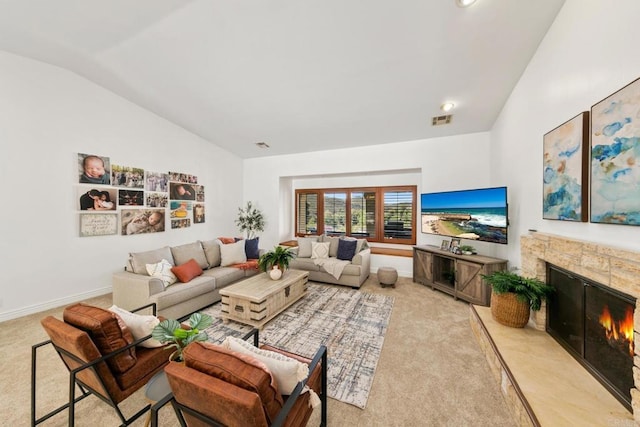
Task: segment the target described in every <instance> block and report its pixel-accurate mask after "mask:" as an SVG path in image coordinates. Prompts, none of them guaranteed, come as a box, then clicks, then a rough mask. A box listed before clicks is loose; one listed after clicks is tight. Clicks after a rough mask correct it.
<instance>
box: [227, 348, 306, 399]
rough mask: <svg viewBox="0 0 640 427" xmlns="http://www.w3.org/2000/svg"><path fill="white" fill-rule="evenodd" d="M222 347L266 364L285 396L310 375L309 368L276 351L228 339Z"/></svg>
mask: <svg viewBox="0 0 640 427" xmlns="http://www.w3.org/2000/svg"><path fill="white" fill-rule="evenodd" d="M221 345H222V347H224V348H226V349H229V350H231V351H235V352H237V353H241V354H247V355H250V356H253V357H255V358H256V359H258V360H259V361H261V362H262V363H264V364H265V365H266V366H267V368H269V371H270V372H271V373H272V374H273V376H274V378H275V379H276V382H277V383H278V390H280V393H282V394H283V395H285V396H288V395H290V394H291V392H293V389H294V388H296V386H297V385H298V383H299V382H300V381H302V380H304V379H305V378H307V376H308V375H309V366H308V365H306V364H304V363H302V362H299V361H297V360H295V359H292V358H291V357H289V356H285V355H284V354H280V353H276V352H275V351H269V350H261V349H259V348H257V347H255V346H253V345H251V344H250V343H248V342H247V341H245V340H241V339H239V338H235V337H227V338H226V339H225V340H224V342H223V343H222V344H221Z"/></svg>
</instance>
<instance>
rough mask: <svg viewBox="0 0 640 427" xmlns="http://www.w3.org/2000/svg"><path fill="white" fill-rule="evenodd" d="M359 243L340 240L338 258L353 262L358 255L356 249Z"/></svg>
mask: <svg viewBox="0 0 640 427" xmlns="http://www.w3.org/2000/svg"><path fill="white" fill-rule="evenodd" d="M357 246H358V242H357V241H356V240H355V239H354V240H351V239H349V240H347V239H340V241H339V242H338V255H337V258H338V259H341V260H343V261H351V259H352V258H353V257H354V256H355V254H356V247H357Z"/></svg>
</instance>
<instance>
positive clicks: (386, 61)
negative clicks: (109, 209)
mask: <svg viewBox="0 0 640 427" xmlns="http://www.w3.org/2000/svg"><path fill="white" fill-rule="evenodd" d="M563 2H564V0H531V1H528V0H478V2H477V3H476V4H475V5H473V6H472V7H470V8H467V9H461V8H458V7H456V6H455V1H454V0H402V1H392V0H315V1H312V0H0V49H2V50H6V51H8V52H13V53H17V54H19V55H23V56H27V57H31V58H35V59H38V60H41V61H44V62H47V63H50V64H54V65H58V66H61V67H64V68H66V69H69V70H71V71H73V72H75V73H77V74H79V75H81V76H84V77H86V78H87V79H89V80H92V81H94V82H96V83H98V84H100V85H102V86H104V87H105V88H107V89H109V90H111V91H113V92H115V93H117V94H119V95H121V96H123V97H124V98H127V99H129V100H130V101H132V102H134V103H136V104H138V105H140V106H142V107H144V108H146V109H148V110H150V111H153V112H154V113H156V114H158V115H160V116H162V117H164V118H166V119H168V120H170V121H172V122H174V123H176V124H178V125H180V126H182V127H184V128H185V129H187V130H189V131H191V132H193V133H195V134H198V135H200V136H201V137H203V138H205V139H207V140H209V141H211V142H213V143H215V144H216V145H219V146H221V147H224V148H226V149H228V150H229V151H231V152H234V153H236V154H237V155H238V156H240V157H242V158H251V157H259V156H270V155H279V154H285V153H301V152H309V151H316V150H326V149H334V148H343V147H351V146H365V145H372V144H383V143H389V142H399V141H409V140H416V139H423V138H432V137H439V136H448V135H454V134H463V133H470V132H481V131H488V130H490V129H491V127H492V125H493V123H494V121H495V119H496V117H497V116H498V114H499V112H500V110H501V109H502V106H503V105H504V102H505V101H506V99H507V97H508V96H509V94H510V92H511V90H512V89H513V87H514V86H515V84H516V82H517V81H518V79H519V78H520V75H521V74H522V72H523V71H524V69H525V67H526V65H527V63H528V62H529V60H530V59H531V57H532V55H533V53H534V52H535V50H536V48H537V46H538V44H539V43H540V41H541V40H542V38H543V36H544V34H545V33H546V31H547V29H548V28H549V26H550V25H551V23H552V21H553V19H554V18H555V16H556V15H557V13H558V11H559V9H560V7H561V6H562V4H563ZM444 101H452V102H454V103H455V104H456V108H455V109H454V110H453V112H452V113H453V114H454V116H453V120H452V123H451V124H449V125H446V126H439V127H433V126H432V125H431V117H432V116H437V115H442V114H443V113H442V111H440V110H439V107H440V105H441V104H442V103H443V102H444ZM260 141H264V142H266V143H268V144H269V145H270V146H271V148H270V149H260V148H258V147H256V145H255V143H256V142H260Z"/></svg>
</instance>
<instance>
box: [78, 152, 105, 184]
mask: <svg viewBox="0 0 640 427" xmlns="http://www.w3.org/2000/svg"><path fill="white" fill-rule="evenodd" d="M78 182H79V183H80V184H97V185H110V184H111V161H110V160H109V157H105V156H98V155H97V154H86V153H78Z"/></svg>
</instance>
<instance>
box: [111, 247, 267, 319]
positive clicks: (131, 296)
mask: <svg viewBox="0 0 640 427" xmlns="http://www.w3.org/2000/svg"><path fill="white" fill-rule="evenodd" d="M225 246H227V245H225ZM222 258H223V257H222V254H221V249H220V242H219V241H218V240H209V241H196V242H193V243H189V244H185V245H180V246H174V247H169V246H165V247H163V248H159V249H155V250H152V251H147V252H138V253H131V254H130V257H129V261H128V264H127V266H126V268H125V271H121V272H117V273H114V275H113V303H114V304H115V305H117V306H118V307H121V308H124V309H126V310H131V309H134V308H137V307H141V306H143V305H145V304H149V303H152V302H153V303H156V308H157V314H158V315H160V316H164V317H167V318H171V319H179V318H181V317H184V316H186V315H188V314H190V313H193V312H195V311H197V310H199V309H201V308H203V307H206V306H208V305H211V304H213V303H215V302H217V301H220V299H221V297H220V293H219V291H220V289H222V288H224V287H225V286H228V285H230V284H232V283H235V282H237V281H239V280H241V279H244V278H245V277H249V276H252V275H254V274H257V273H258V270H257V269H252V268H249V269H245V268H238V267H231V266H225V267H223V266H221V263H222V261H223V259H222ZM163 259H165V260H167V261H168V262H169V264H171V265H172V266H179V265H184V264H185V263H187V262H188V261H190V260H191V259H194V260H195V261H196V262H197V263H198V265H199V266H200V268H201V269H202V270H203V272H202V274H201V275H199V276H197V277H194V278H192V279H191V280H189V281H188V282H186V283H182V282H177V283H175V284H172V285H169V286H165V283H164V282H163V278H159V277H152V276H150V275H149V274H148V272H147V267H146V266H147V264H158V263H160V262H161V261H162V260H163Z"/></svg>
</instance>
